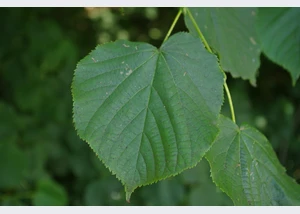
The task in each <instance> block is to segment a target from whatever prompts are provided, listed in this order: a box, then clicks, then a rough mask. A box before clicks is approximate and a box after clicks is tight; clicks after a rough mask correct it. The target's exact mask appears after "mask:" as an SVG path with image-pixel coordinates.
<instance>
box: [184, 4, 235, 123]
mask: <svg viewBox="0 0 300 214" xmlns="http://www.w3.org/2000/svg"><path fill="white" fill-rule="evenodd" d="M184 10H185V11H186V13H187V14H188V16H189V17H190V19H191V21H192V23H193V25H194V27H195V29H196V31H197V33H198V34H199V36H200V38H201V40H202V42H203V44H204V46H205V47H206V49H207V50H208V51H209V52H210V53H211V54H213V52H212V50H211V48H210V47H209V45H208V43H207V41H206V39H205V37H204V35H203V34H202V32H201V30H200V28H199V26H198V25H197V23H196V20H195V19H194V17H193V15H192V14H191V11H190V10H189V8H187V7H186V8H184ZM219 67H220V69H221V71H222V72H223V73H224V75H225V77H226V74H225V72H224V70H223V69H222V68H221V66H219ZM224 88H225V91H226V94H227V97H228V101H229V107H230V111H231V118H232V121H233V122H234V123H236V121H235V114H234V107H233V102H232V99H231V95H230V91H229V88H228V86H227V83H226V78H225V81H224Z"/></svg>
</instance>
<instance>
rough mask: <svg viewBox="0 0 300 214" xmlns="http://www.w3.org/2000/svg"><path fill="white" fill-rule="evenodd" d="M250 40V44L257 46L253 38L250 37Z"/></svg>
mask: <svg viewBox="0 0 300 214" xmlns="http://www.w3.org/2000/svg"><path fill="white" fill-rule="evenodd" d="M249 39H250V42H251V43H252V44H253V45H256V41H255V40H254V38H253V37H250V38H249Z"/></svg>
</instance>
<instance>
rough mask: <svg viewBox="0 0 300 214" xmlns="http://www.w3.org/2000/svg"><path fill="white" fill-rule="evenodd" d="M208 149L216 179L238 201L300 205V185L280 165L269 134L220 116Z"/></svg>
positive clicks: (239, 202) (237, 202)
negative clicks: (216, 129) (212, 140)
mask: <svg viewBox="0 0 300 214" xmlns="http://www.w3.org/2000/svg"><path fill="white" fill-rule="evenodd" d="M219 128H220V134H219V136H218V138H217V140H216V141H215V142H214V144H213V146H212V148H211V149H210V151H209V152H208V153H207V155H206V158H207V159H208V161H209V163H210V166H211V174H212V178H213V180H214V182H215V183H216V184H217V186H219V187H220V189H222V190H223V191H224V192H225V193H227V195H229V196H230V197H231V199H232V200H233V202H234V204H235V205H246V204H248V205H300V185H298V184H297V183H296V182H295V181H294V180H292V179H291V178H290V177H289V176H288V175H287V174H286V173H285V169H284V168H283V167H282V166H281V164H280V162H279V160H278V159H277V157H276V154H275V152H274V150H273V148H272V146H271V144H270V143H269V142H268V140H267V139H266V137H265V136H264V135H262V134H261V133H260V132H259V131H258V130H256V129H255V128H252V127H250V126H248V125H244V126H241V127H238V126H237V125H236V124H234V123H233V122H232V121H231V120H230V119H228V118H226V117H223V116H221V117H220V121H219Z"/></svg>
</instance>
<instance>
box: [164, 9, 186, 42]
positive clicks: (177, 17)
mask: <svg viewBox="0 0 300 214" xmlns="http://www.w3.org/2000/svg"><path fill="white" fill-rule="evenodd" d="M181 13H182V9H181V8H180V9H179V11H178V13H177V15H176V17H175V19H174V21H173V23H172V25H171V27H170V29H169V31H168V33H167V35H166V37H165V39H164V41H163V43H164V42H165V41H166V40H167V39H168V38H169V36H170V35H171V33H172V31H173V29H174V27H175V25H176V23H177V21H178V19H179V17H180V15H181Z"/></svg>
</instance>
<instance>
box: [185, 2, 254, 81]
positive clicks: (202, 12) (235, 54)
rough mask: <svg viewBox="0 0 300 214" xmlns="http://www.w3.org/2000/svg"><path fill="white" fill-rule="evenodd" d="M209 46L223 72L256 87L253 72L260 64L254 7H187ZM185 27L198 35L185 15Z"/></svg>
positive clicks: (187, 15) (186, 14) (188, 17)
mask: <svg viewBox="0 0 300 214" xmlns="http://www.w3.org/2000/svg"><path fill="white" fill-rule="evenodd" d="M188 10H189V11H190V12H191V15H192V17H193V19H194V20H195V21H196V24H197V26H198V27H199V28H200V30H201V32H202V33H203V35H204V37H205V39H206V40H207V42H208V44H209V46H210V47H212V48H213V49H214V50H215V51H216V52H217V53H218V54H219V58H220V63H221V66H222V68H223V69H224V70H225V71H229V72H230V73H231V74H232V76H233V77H241V78H243V79H247V80H250V82H251V84H253V85H255V84H256V71H257V69H258V68H259V65H260V59H259V56H260V48H259V46H258V44H257V36H256V31H255V26H254V23H255V16H256V9H255V8H189V9H188ZM185 23H186V26H187V28H188V29H189V31H190V32H191V33H193V34H194V35H198V32H197V30H196V27H195V25H194V24H193V22H192V21H191V18H190V16H189V14H188V13H185Z"/></svg>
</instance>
